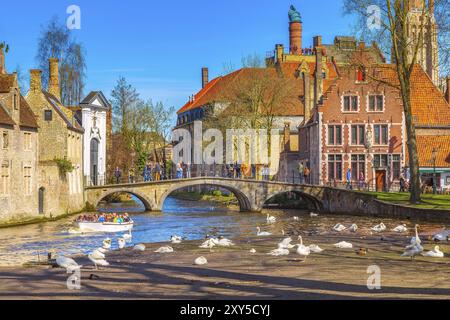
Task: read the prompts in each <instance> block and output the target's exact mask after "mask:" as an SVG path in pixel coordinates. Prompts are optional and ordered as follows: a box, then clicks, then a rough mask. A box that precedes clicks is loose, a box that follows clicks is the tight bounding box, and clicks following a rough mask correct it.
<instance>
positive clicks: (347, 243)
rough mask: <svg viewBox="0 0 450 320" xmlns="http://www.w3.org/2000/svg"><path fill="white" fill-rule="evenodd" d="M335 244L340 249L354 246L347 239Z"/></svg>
mask: <svg viewBox="0 0 450 320" xmlns="http://www.w3.org/2000/svg"><path fill="white" fill-rule="evenodd" d="M334 246H335V247H336V248H339V249H350V248H353V244H351V243H350V242H346V241H341V242H338V243H335V244H334Z"/></svg>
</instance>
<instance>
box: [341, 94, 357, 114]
mask: <svg viewBox="0 0 450 320" xmlns="http://www.w3.org/2000/svg"><path fill="white" fill-rule="evenodd" d="M344 111H358V96H344Z"/></svg>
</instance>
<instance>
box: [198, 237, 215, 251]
mask: <svg viewBox="0 0 450 320" xmlns="http://www.w3.org/2000/svg"><path fill="white" fill-rule="evenodd" d="M215 246H216V242H215V241H214V239H208V240H206V241H205V242H203V243H202V244H201V245H200V246H199V248H201V249H210V250H211V249H212V248H213V247H215Z"/></svg>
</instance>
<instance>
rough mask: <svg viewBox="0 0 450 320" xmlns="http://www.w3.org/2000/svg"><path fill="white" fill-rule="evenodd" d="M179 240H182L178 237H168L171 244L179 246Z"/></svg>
mask: <svg viewBox="0 0 450 320" xmlns="http://www.w3.org/2000/svg"><path fill="white" fill-rule="evenodd" d="M181 240H182V238H181V237H179V236H171V237H170V241H171V242H172V243H173V244H179V243H181Z"/></svg>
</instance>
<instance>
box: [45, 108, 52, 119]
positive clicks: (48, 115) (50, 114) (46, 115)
mask: <svg viewBox="0 0 450 320" xmlns="http://www.w3.org/2000/svg"><path fill="white" fill-rule="evenodd" d="M44 120H45V121H52V120H53V113H52V110H44Z"/></svg>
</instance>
